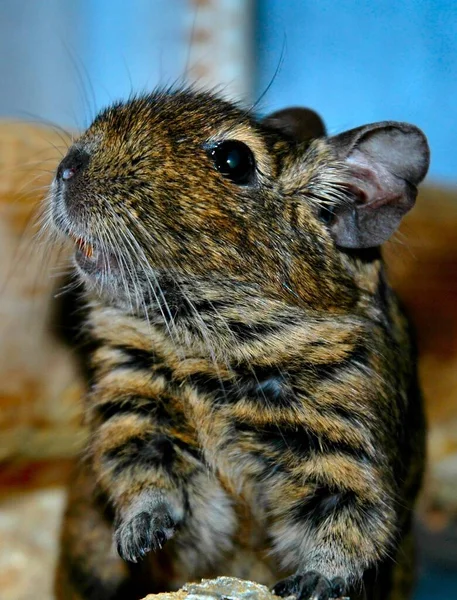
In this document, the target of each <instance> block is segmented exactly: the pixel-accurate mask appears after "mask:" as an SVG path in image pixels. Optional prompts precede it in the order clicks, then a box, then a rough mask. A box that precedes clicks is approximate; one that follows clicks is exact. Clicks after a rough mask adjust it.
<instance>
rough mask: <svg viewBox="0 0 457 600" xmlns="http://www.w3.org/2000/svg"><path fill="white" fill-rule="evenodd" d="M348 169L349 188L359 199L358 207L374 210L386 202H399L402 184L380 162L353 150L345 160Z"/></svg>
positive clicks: (357, 150)
mask: <svg viewBox="0 0 457 600" xmlns="http://www.w3.org/2000/svg"><path fill="white" fill-rule="evenodd" d="M346 164H347V165H348V167H349V172H350V182H349V188H350V189H351V191H353V192H354V193H355V195H356V197H357V198H359V199H360V200H359V202H358V203H357V204H359V205H362V206H363V205H365V206H369V208H370V209H372V210H375V209H376V208H379V207H380V206H382V205H383V204H386V203H388V202H395V201H396V200H400V199H401V196H402V190H403V189H404V182H403V181H402V180H401V179H399V178H398V177H396V176H395V175H393V174H392V173H391V172H389V171H388V170H387V168H386V167H385V166H384V165H383V164H382V163H381V162H378V163H376V162H374V160H373V159H372V157H371V156H370V155H368V156H367V155H366V154H365V153H364V152H361V151H360V150H359V149H357V148H356V149H354V150H353V151H352V152H351V154H350V156H349V157H348V158H347V159H346Z"/></svg>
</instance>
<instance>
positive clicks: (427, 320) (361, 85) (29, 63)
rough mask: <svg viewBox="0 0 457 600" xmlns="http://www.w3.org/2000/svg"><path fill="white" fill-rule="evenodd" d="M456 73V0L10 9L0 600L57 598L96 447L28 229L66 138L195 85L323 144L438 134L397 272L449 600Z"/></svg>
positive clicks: (436, 556)
mask: <svg viewBox="0 0 457 600" xmlns="http://www.w3.org/2000/svg"><path fill="white" fill-rule="evenodd" d="M456 75H457V3H456V2H455V0H403V2H398V1H394V0H380V1H379V2H359V1H357V0H352V1H350V0H340V1H338V2H335V1H333V0H319V1H313V0H285V1H281V2H280V1H277V0H129V1H128V2H127V1H125V0H0V82H1V88H0V89H1V91H0V117H1V118H2V121H0V597H1V598H2V599H7V600H22V599H24V600H25V598H29V597H31V594H32V593H34V594H35V595H36V597H39V598H40V599H41V598H43V600H47V599H48V598H51V597H52V596H51V591H50V590H51V582H52V575H51V573H52V566H53V561H54V560H55V549H56V539H57V531H58V523H59V518H60V514H61V511H62V507H63V503H64V485H63V483H64V481H65V478H66V477H67V474H68V469H69V466H70V465H71V462H72V460H74V456H75V455H76V454H77V452H78V450H79V448H80V447H81V446H82V445H83V443H84V436H85V431H84V429H83V428H82V427H81V425H80V416H81V415H80V412H81V411H80V402H79V397H80V394H81V392H82V387H83V384H82V382H81V378H80V376H79V372H78V368H77V365H76V363H75V361H74V358H73V356H72V353H71V350H69V349H68V347H67V346H66V345H65V344H64V343H63V341H62V335H58V333H59V332H56V331H55V323H56V322H57V320H58V319H57V316H58V311H61V310H65V307H64V306H63V308H62V303H61V302H60V300H59V298H55V293H54V292H55V289H56V288H57V287H58V285H59V277H58V276H59V274H60V273H61V272H62V264H64V265H65V264H66V262H65V261H66V260H67V258H68V257H67V256H66V255H65V250H64V251H63V252H61V253H60V255H59V256H57V253H55V252H52V251H49V249H46V247H44V246H42V245H41V244H40V243H38V244H37V243H36V242H34V235H35V233H34V229H33V227H32V226H31V225H30V223H31V221H32V220H33V219H32V215H33V214H35V213H36V209H37V206H38V205H39V202H40V200H41V198H42V197H43V195H44V194H45V193H46V186H47V185H48V183H49V181H50V177H51V174H52V171H53V169H54V167H55V165H56V163H57V161H58V160H59V158H60V156H61V155H62V154H63V153H64V152H65V148H66V147H67V145H68V143H69V140H70V135H71V133H70V134H67V130H70V132H72V131H76V130H78V129H82V128H84V127H86V126H87V125H88V124H89V123H90V121H91V119H92V118H93V117H94V115H95V114H96V113H97V111H98V110H99V109H100V108H102V107H103V106H105V105H107V104H109V103H111V102H112V101H114V100H116V99H120V98H126V97H128V96H129V95H130V94H132V93H135V92H142V91H146V90H151V89H153V88H154V87H156V86H165V85H170V84H185V83H194V84H195V85H197V86H200V87H208V86H209V87H212V88H214V87H215V88H216V89H217V90H218V91H219V92H220V93H221V94H223V95H224V96H226V97H228V98H233V99H236V100H237V101H239V102H241V103H242V104H243V105H245V106H254V110H255V111H256V112H257V113H259V114H264V113H267V112H270V111H272V110H275V109H278V108H283V107H285V106H290V105H304V106H310V107H312V108H314V109H315V110H317V111H318V112H319V113H320V114H321V115H322V117H323V118H324V120H325V122H326V124H327V127H328V131H329V132H330V133H337V132H340V131H342V130H345V129H348V128H351V127H355V126H358V125H362V124H365V123H369V122H373V121H378V120H404V121H409V122H412V123H414V124H416V125H418V126H419V127H421V128H422V129H423V130H424V132H425V133H426V135H427V136H428V138H429V141H430V146H431V150H432V162H431V168H430V172H429V177H428V179H427V184H428V185H427V186H426V187H425V188H424V190H423V192H421V195H420V197H419V200H418V204H417V207H416V209H415V210H414V211H413V212H412V213H411V215H410V216H409V217H408V218H407V219H405V222H404V225H403V227H402V230H401V233H400V235H399V236H397V237H396V239H395V240H394V241H393V242H392V243H389V244H388V245H387V248H386V258H387V260H388V264H389V270H390V273H391V278H392V281H393V283H394V285H395V287H396V288H397V290H398V291H399V293H400V294H401V296H402V298H403V300H404V302H405V303H406V305H407V306H408V308H409V310H410V312H411V315H412V317H413V319H414V321H415V324H416V327H417V329H418V337H419V345H420V350H421V363H420V370H421V377H422V384H423V388H424V393H425V397H426V405H427V413H428V418H429V422H430V438H429V457H430V467H429V471H428V474H427V479H426V484H425V490H424V494H423V498H422V500H421V504H420V511H419V514H420V517H419V521H418V533H419V536H420V539H421V553H420V556H421V561H420V581H419V586H418V590H417V594H416V596H415V600H426V599H427V600H433V599H435V598H436V599H438V598H440V599H442V598H446V599H448V598H452V597H455V594H456V591H455V590H456V589H457V527H456V523H457V314H456V313H457V311H456V301H457V244H456V242H455V240H456V238H457V235H456V231H457V187H455V186H457V152H456V151H455V145H456V142H457V104H456V102H455V97H456V96H457V77H456ZM61 127H62V128H63V129H64V131H63V130H61V129H60V128H61ZM60 333H62V332H60ZM37 590H38V591H39V593H37Z"/></svg>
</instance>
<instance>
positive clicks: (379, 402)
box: [52, 91, 424, 600]
mask: <svg viewBox="0 0 457 600" xmlns="http://www.w3.org/2000/svg"><path fill="white" fill-rule="evenodd" d="M233 139H235V140H240V141H242V142H244V143H245V144H246V145H247V146H249V147H250V149H251V150H252V152H253V154H254V156H255V162H256V174H255V182H254V183H251V184H250V185H236V184H234V183H233V182H231V181H230V180H229V179H227V178H224V177H222V176H221V174H220V173H219V172H218V171H217V170H216V169H215V168H214V166H213V164H212V162H211V160H209V158H208V153H207V151H206V150H205V149H206V147H207V145H208V144H211V143H213V142H220V141H221V140H233ZM68 168H72V169H73V170H74V172H73V173H72V174H71V177H69V179H68V181H67V182H66V183H63V180H62V173H63V172H64V169H68ZM348 178H349V172H348V168H347V165H346V164H345V163H344V161H343V160H342V159H341V157H340V156H339V155H338V154H337V153H336V152H335V150H334V149H333V147H332V145H331V143H330V142H329V141H328V139H327V138H322V139H316V140H312V141H309V140H304V141H302V142H300V141H297V140H293V139H291V138H290V137H289V136H288V135H286V134H282V133H281V132H280V131H279V130H277V129H273V128H272V127H269V126H268V125H262V124H260V123H258V122H257V121H255V120H254V119H253V117H251V116H250V115H248V114H246V113H244V112H242V111H241V110H239V109H237V108H236V107H234V106H232V105H230V104H227V103H225V102H223V101H221V100H218V99H216V98H213V97H211V96H210V95H208V94H194V93H192V92H186V91H184V92H179V93H156V94H153V95H151V96H147V97H144V98H139V99H135V100H132V101H130V102H127V103H125V104H119V105H117V106H113V107H111V108H109V109H108V110H107V111H105V112H104V113H102V114H101V115H99V117H97V119H96V120H95V121H94V123H93V124H92V126H91V127H90V128H89V129H88V131H87V132H86V133H85V134H83V135H82V136H81V138H80V139H79V140H78V141H77V142H76V144H75V145H74V147H73V148H72V149H70V151H69V154H68V155H67V157H66V158H65V159H64V161H63V162H62V165H61V167H60V169H59V172H58V175H57V178H56V180H55V182H54V184H53V188H52V195H53V203H52V212H53V218H54V221H55V223H56V224H57V226H58V228H59V229H61V230H62V231H63V232H64V233H66V234H67V235H69V236H70V237H72V238H73V239H75V240H76V241H77V245H78V246H79V248H80V250H79V251H77V256H76V264H77V266H78V271H79V274H80V276H81V278H82V280H83V281H84V283H85V289H86V291H85V296H86V301H87V303H88V306H89V313H88V320H87V330H88V334H89V338H90V369H91V387H90V392H89V393H88V396H87V406H86V414H87V420H88V423H89V425H90V428H91V431H92V436H91V442H90V446H89V447H88V449H87V453H86V457H85V460H84V462H83V464H82V465H81V467H80V471H81V472H80V474H79V475H78V476H77V477H78V479H77V480H76V481H77V482H78V483H75V485H74V492H73V493H72V496H71V498H70V504H69V508H68V511H67V515H66V518H65V523H64V530H63V538H62V540H63V543H62V555H61V562H60V567H59V577H58V581H59V585H58V590H59V597H60V598H62V599H63V598H65V599H77V598H78V599H85V600H88V599H90V598H97V599H100V600H105V599H106V600H108V599H112V598H118V597H121V594H124V595H122V598H132V599H133V598H137V597H139V594H140V593H144V590H146V591H159V590H162V589H173V588H176V587H178V586H179V585H181V584H182V583H184V582H185V581H186V580H192V579H198V578H200V577H203V576H210V575H215V574H224V575H235V576H240V577H246V578H250V579H255V580H258V581H261V582H264V583H267V584H270V585H271V584H273V583H275V582H276V581H277V580H278V579H281V578H283V577H288V576H291V574H293V573H295V572H297V573H298V575H297V576H296V577H295V578H294V577H293V576H291V577H290V578H289V579H286V580H285V583H281V584H279V586H278V587H277V588H276V589H277V591H278V593H283V594H285V595H287V593H290V592H292V593H293V592H297V593H300V594H301V595H302V597H305V596H304V595H303V594H304V593H305V592H304V591H303V590H304V587H303V586H304V585H305V584H304V583H303V582H304V581H305V582H307V583H306V585H308V586H309V585H311V584H309V581H310V578H311V579H312V578H313V577H315V576H314V575H313V574H311V575H309V572H316V573H318V576H317V579H316V586H317V587H316V590H317V589H318V588H319V586H321V587H320V588H319V589H321V592H319V591H316V594H317V595H315V596H313V598H314V597H315V598H318V599H321V598H322V599H323V598H325V599H327V598H329V597H331V598H335V597H337V595H338V597H339V595H340V594H341V593H343V589H344V590H345V593H347V594H350V595H351V598H356V597H358V596H357V594H358V593H359V592H358V590H360V589H361V585H362V581H364V582H365V593H366V594H367V597H369V598H370V599H375V598H376V599H383V600H386V599H387V598H389V599H391V600H394V599H395V600H397V599H405V598H407V597H408V593H409V589H410V583H411V568H410V567H409V566H406V565H407V564H408V563H409V562H411V561H410V558H409V557H410V556H411V553H410V550H409V549H408V551H406V550H404V548H406V539H407V536H408V535H409V531H410V526H411V511H412V509H413V504H414V500H415V496H416V494H417V491H418V487H419V484H420V478H421V472H422V463H423V442H424V424H423V417H422V407H421V401H420V394H419V391H418V387H417V382H416V367H415V356H414V349H413V346H412V343H411V340H410V335H409V331H408V324H407V321H406V319H405V317H404V316H403V314H402V311H401V310H400V308H399V306H398V303H397V301H396V298H395V297H394V295H393V293H392V292H391V290H390V288H389V286H388V284H387V282H386V278H385V274H384V268H383V265H382V262H381V259H380V254H379V252H378V251H377V250H376V249H374V250H360V251H357V250H355V251H342V250H341V249H338V247H337V246H336V245H335V242H334V239H332V235H331V234H330V232H329V228H328V227H327V226H326V224H325V223H324V222H322V220H321V219H320V218H319V215H320V211H321V209H322V207H326V206H334V205H335V206H339V204H341V203H342V202H343V203H344V202H345V197H346V196H347V194H348V190H349V188H350V186H349V184H348ZM85 253H86V254H89V256H86V257H85V256H84V254H85ZM91 253H92V254H91ZM112 531H113V532H114V539H115V543H116V544H117V547H118V549H119V552H120V553H121V555H122V556H123V557H124V558H126V559H128V560H130V561H132V562H136V561H140V563H139V564H137V565H134V567H135V569H134V568H133V567H132V566H127V563H124V562H123V561H122V560H121V559H120V558H118V557H116V555H115V554H114V550H113V547H112V546H111V541H110V540H111V532H112ZM167 540H168V541H167ZM165 542H166V544H165V546H164V547H163V549H162V545H163V544H164V543H165ZM151 549H152V550H155V551H156V552H150V550H151ZM397 549H399V550H397ZM397 552H399V553H400V554H398V555H397ZM405 552H406V554H404V553H405ZM143 556H145V557H144V560H140V559H141V558H142V557H143ZM399 556H401V557H403V556H407V557H408V559H407V560H406V559H403V558H401V559H399V558H398V557H399ZM376 574H378V579H376ZM313 581H314V580H313ZM405 582H406V583H405ZM143 583H144V585H145V587H142V586H143ZM134 584H136V585H137V586H139V591H137V592H136V591H134ZM294 586H295V587H294ZM300 586H301V587H300ZM322 586H324V587H322ZM326 586H327V587H326ZM328 586H330V587H331V589H332V590H333V591H331V590H330V587H328ZM305 587H306V586H305ZM324 588H325V589H324ZM126 589H128V590H130V591H129V592H125V590H126ZM338 590H339V591H338ZM306 593H307V594H308V593H310V592H306ZM306 597H307V596H306Z"/></svg>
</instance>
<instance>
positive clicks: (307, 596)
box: [272, 571, 346, 600]
mask: <svg viewBox="0 0 457 600" xmlns="http://www.w3.org/2000/svg"><path fill="white" fill-rule="evenodd" d="M345 589H346V585H345V582H344V580H343V579H341V577H335V578H334V579H332V580H331V581H330V580H329V579H327V578H326V577H324V576H323V575H321V574H320V573H318V572H317V571H308V572H306V573H296V574H295V575H291V576H290V577H287V578H286V579H283V580H282V581H279V582H278V583H277V584H276V585H275V586H274V587H273V590H272V591H273V593H274V594H276V595H277V596H282V597H283V598H284V597H287V596H295V598H296V599H297V600H339V599H341V598H343V594H344V592H345Z"/></svg>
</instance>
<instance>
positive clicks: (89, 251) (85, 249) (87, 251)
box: [71, 236, 95, 260]
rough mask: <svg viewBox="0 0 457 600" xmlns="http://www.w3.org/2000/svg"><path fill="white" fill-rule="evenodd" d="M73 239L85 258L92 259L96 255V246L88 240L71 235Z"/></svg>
mask: <svg viewBox="0 0 457 600" xmlns="http://www.w3.org/2000/svg"><path fill="white" fill-rule="evenodd" d="M71 237H72V239H73V241H74V242H75V245H76V248H77V251H79V252H80V253H81V254H82V255H83V256H84V257H85V258H87V259H89V260H90V259H91V258H93V256H94V253H95V251H94V247H93V246H92V244H90V243H89V242H88V241H87V240H85V239H84V238H82V237H73V236H71Z"/></svg>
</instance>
